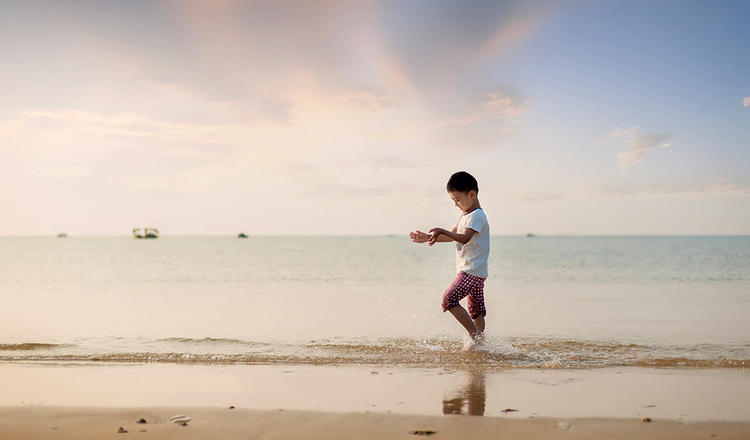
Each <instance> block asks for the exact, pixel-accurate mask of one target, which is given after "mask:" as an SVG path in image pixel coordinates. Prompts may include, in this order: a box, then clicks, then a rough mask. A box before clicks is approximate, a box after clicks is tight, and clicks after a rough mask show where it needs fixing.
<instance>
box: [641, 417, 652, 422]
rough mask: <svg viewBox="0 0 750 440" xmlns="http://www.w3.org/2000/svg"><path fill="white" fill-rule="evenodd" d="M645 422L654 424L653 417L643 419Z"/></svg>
mask: <svg viewBox="0 0 750 440" xmlns="http://www.w3.org/2000/svg"><path fill="white" fill-rule="evenodd" d="M643 421H644V422H646V423H651V422H653V420H651V417H646V418H645V419H643Z"/></svg>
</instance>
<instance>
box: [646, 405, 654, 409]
mask: <svg viewBox="0 0 750 440" xmlns="http://www.w3.org/2000/svg"><path fill="white" fill-rule="evenodd" d="M644 408H656V405H646V406H644Z"/></svg>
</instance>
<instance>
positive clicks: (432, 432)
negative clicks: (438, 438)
mask: <svg viewBox="0 0 750 440" xmlns="http://www.w3.org/2000/svg"><path fill="white" fill-rule="evenodd" d="M409 434H411V435H435V434H437V431H412V432H410V433H409Z"/></svg>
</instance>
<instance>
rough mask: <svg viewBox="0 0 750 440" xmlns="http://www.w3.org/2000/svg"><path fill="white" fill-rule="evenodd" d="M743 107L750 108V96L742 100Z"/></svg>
mask: <svg viewBox="0 0 750 440" xmlns="http://www.w3.org/2000/svg"><path fill="white" fill-rule="evenodd" d="M742 106H743V107H750V96H746V97H744V98H742Z"/></svg>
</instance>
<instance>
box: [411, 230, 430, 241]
mask: <svg viewBox="0 0 750 440" xmlns="http://www.w3.org/2000/svg"><path fill="white" fill-rule="evenodd" d="M409 237H411V241H413V242H414V243H427V240H429V239H430V234H425V233H424V232H422V231H417V232H410V233H409Z"/></svg>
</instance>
